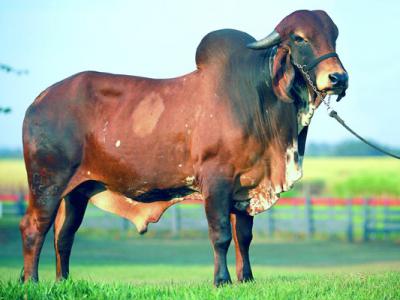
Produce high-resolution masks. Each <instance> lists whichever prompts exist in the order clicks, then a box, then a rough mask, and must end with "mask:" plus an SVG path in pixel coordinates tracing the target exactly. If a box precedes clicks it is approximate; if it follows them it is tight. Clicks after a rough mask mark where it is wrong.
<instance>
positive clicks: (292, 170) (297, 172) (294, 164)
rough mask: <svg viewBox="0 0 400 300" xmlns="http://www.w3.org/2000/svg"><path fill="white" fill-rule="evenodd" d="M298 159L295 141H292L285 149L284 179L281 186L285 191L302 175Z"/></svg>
mask: <svg viewBox="0 0 400 300" xmlns="http://www.w3.org/2000/svg"><path fill="white" fill-rule="evenodd" d="M295 156H297V161H296V159H295ZM299 160H300V157H299V154H298V147H297V142H295V141H294V142H293V145H292V147H289V148H288V149H287V150H286V180H285V183H284V186H283V190H284V191H285V192H286V191H288V190H290V189H291V188H292V187H293V185H294V184H295V182H297V181H298V180H300V178H301V177H302V175H303V174H302V169H301V166H300V163H299Z"/></svg>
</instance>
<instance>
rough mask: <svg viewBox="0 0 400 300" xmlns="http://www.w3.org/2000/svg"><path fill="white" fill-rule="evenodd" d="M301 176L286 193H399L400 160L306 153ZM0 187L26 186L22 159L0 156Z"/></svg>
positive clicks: (368, 194) (336, 194)
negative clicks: (308, 187)
mask: <svg viewBox="0 0 400 300" xmlns="http://www.w3.org/2000/svg"><path fill="white" fill-rule="evenodd" d="M303 173H304V176H303V179H302V180H301V181H300V183H298V184H297V185H296V188H295V189H294V191H292V192H288V193H286V194H285V196H287V197H289V196H297V195H300V194H301V193H302V190H301V189H302V187H303V186H304V185H307V184H309V185H313V186H317V188H318V191H317V192H318V193H321V194H322V195H328V196H338V197H356V196H359V197H374V196H388V197H400V184H399V183H400V163H399V162H398V161H395V160H393V159H392V158H381V157H378V158H370V157H366V158H363V157H351V158H350V157H349V158H315V157H306V158H305V160H304V166H303ZM0 187H12V188H13V189H18V188H19V187H26V172H25V166H24V163H23V160H18V159H0Z"/></svg>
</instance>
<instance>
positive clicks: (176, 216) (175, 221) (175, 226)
mask: <svg viewBox="0 0 400 300" xmlns="http://www.w3.org/2000/svg"><path fill="white" fill-rule="evenodd" d="M171 225H172V227H171V231H172V235H173V236H177V235H178V234H179V232H180V231H181V211H180V208H179V205H174V206H173V207H172V224H171Z"/></svg>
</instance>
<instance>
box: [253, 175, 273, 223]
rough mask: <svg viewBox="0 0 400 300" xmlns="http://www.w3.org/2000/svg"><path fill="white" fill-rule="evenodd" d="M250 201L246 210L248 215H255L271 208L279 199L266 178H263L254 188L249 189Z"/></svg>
mask: <svg viewBox="0 0 400 300" xmlns="http://www.w3.org/2000/svg"><path fill="white" fill-rule="evenodd" d="M249 196H250V201H249V206H248V207H247V209H246V211H247V213H248V214H249V215H250V216H255V215H257V214H259V213H262V212H264V211H266V210H268V209H269V208H271V207H272V206H273V205H274V204H275V203H276V202H277V201H278V199H279V194H277V193H276V192H275V191H274V189H273V188H272V187H271V184H270V183H269V182H268V181H267V180H263V181H262V182H261V183H260V184H259V185H258V186H257V187H256V188H254V189H251V190H250V191H249Z"/></svg>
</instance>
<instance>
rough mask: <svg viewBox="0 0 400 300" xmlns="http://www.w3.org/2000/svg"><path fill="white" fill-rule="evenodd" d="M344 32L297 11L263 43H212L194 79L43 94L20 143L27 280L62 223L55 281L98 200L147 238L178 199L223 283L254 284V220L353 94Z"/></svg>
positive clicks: (317, 15)
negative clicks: (231, 255) (320, 121)
mask: <svg viewBox="0 0 400 300" xmlns="http://www.w3.org/2000/svg"><path fill="white" fill-rule="evenodd" d="M337 35H338V30H337V27H336V26H335V24H334V23H333V22H332V20H331V19H330V18H329V16H328V15H327V14H326V13H325V12H323V11H297V12H295V13H293V14H291V15H289V16H288V17H286V18H285V19H283V21H282V22H281V23H280V24H279V25H278V26H277V27H276V29H275V31H274V32H273V33H272V34H271V35H269V36H268V37H266V38H265V39H263V40H260V41H255V40H254V38H252V37H251V36H250V35H248V34H246V33H244V32H240V31H236V30H220V31H215V32H212V33H210V34H208V35H207V36H206V37H205V38H204V39H203V40H202V41H201V43H200V45H199V47H198V49H197V53H196V63H197V70H196V71H194V72H192V73H190V74H188V75H185V76H182V77H179V78H174V79H165V80H157V79H149V78H142V77H134V76H125V75H113V74H106V73H98V72H83V73H80V74H77V75H74V76H72V77H70V78H67V79H65V80H63V81H61V82H59V83H56V84H55V85H53V86H51V87H50V88H48V89H47V90H45V91H44V92H43V93H42V94H41V95H39V97H38V98H36V100H35V101H34V103H33V104H32V105H31V106H30V107H29V109H28V110H27V113H26V116H25V120H24V128H23V143H24V157H25V163H26V169H27V174H28V180H29V188H30V199H29V207H28V209H27V212H26V215H25V217H24V218H23V220H22V221H21V224H20V228H21V232H22V240H23V253H24V278H23V279H24V280H28V279H33V280H37V279H38V261H39V255H40V250H41V247H42V244H43V241H44V238H45V235H46V233H47V231H48V230H49V228H50V226H51V225H52V224H53V223H54V231H55V250H56V258H57V278H66V277H67V276H68V273H69V257H70V253H71V247H72V244H73V239H74V235H75V232H76V230H77V229H78V227H79V225H80V224H81V221H82V218H83V215H84V212H85V209H86V206H87V203H88V201H89V200H91V201H92V202H93V203H94V204H96V205H97V206H99V207H101V208H103V209H105V210H108V211H111V212H114V213H117V214H119V215H121V216H123V217H125V218H128V219H130V220H131V221H132V222H133V223H135V225H136V226H137V228H138V230H139V232H145V231H146V230H147V225H148V223H149V222H157V221H158V219H159V218H160V216H161V215H162V213H163V212H164V211H165V209H167V208H168V207H169V206H171V205H172V204H174V203H177V202H179V201H182V200H185V199H190V198H193V197H197V198H198V197H201V198H202V199H203V200H204V203H205V211H206V215H207V220H208V224H209V234H210V239H211V243H212V246H213V249H214V258H215V273H214V282H215V284H216V285H220V284H223V283H227V282H230V281H231V279H230V276H229V273H228V269H227V265H226V253H227V250H228V247H229V244H230V242H231V239H232V235H233V237H234V241H235V247H236V260H237V268H236V271H237V276H238V279H239V280H240V281H246V280H251V279H253V275H252V271H251V267H250V262H249V253H248V250H249V245H250V242H251V239H252V224H253V216H254V215H255V214H257V213H259V212H262V211H264V210H266V209H268V208H269V207H270V206H271V205H273V204H274V203H275V202H276V200H277V199H278V197H279V194H280V193H281V192H283V191H287V190H288V189H290V188H291V187H292V185H293V184H294V182H295V181H297V180H298V179H300V177H301V161H302V158H303V155H304V147H305V139H306V135H307V128H308V125H309V122H310V119H311V117H312V115H313V112H314V110H315V108H316V107H317V106H318V105H319V103H320V102H321V100H322V99H320V98H319V97H318V95H317V94H316V93H315V92H314V91H313V89H312V87H311V85H310V82H309V81H306V79H305V76H304V74H303V73H301V72H300V71H299V70H298V68H296V65H297V66H304V69H305V70H307V72H308V74H309V75H310V76H311V77H310V78H311V81H312V82H314V84H315V85H316V87H317V88H318V90H320V91H321V92H323V93H332V94H338V95H340V97H342V96H343V95H344V92H345V90H346V88H347V74H346V71H345V70H344V68H343V66H342V64H341V62H340V60H339V58H338V57H337V55H336V53H335V41H336V38H337Z"/></svg>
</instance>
